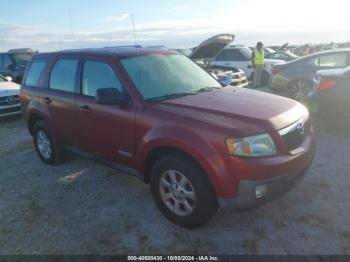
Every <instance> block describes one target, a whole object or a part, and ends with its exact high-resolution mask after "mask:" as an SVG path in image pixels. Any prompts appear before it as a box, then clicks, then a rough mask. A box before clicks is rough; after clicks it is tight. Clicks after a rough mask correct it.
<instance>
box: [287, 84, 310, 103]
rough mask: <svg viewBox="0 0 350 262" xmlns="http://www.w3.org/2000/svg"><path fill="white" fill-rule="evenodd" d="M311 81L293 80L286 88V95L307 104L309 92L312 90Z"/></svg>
mask: <svg viewBox="0 0 350 262" xmlns="http://www.w3.org/2000/svg"><path fill="white" fill-rule="evenodd" d="M312 88H313V86H312V83H310V82H309V81H306V80H295V81H293V82H292V83H291V84H290V85H289V88H288V96H289V97H290V98H292V99H294V100H296V101H299V102H301V103H303V104H307V103H308V101H309V94H310V93H311V91H312Z"/></svg>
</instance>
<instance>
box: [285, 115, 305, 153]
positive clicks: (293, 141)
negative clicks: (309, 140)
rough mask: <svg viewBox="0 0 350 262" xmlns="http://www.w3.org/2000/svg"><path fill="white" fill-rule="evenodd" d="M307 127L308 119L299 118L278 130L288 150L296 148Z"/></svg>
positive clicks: (302, 139) (303, 137)
mask: <svg viewBox="0 0 350 262" xmlns="http://www.w3.org/2000/svg"><path fill="white" fill-rule="evenodd" d="M309 128H310V124H309V121H303V120H300V121H298V122H296V123H294V124H293V125H291V126H289V127H287V128H285V129H282V130H280V131H279V133H280V135H281V137H282V140H283V141H284V144H285V145H286V147H287V149H288V150H289V151H293V150H295V149H297V148H298V147H299V146H300V145H301V144H302V143H303V141H304V139H305V135H306V133H307V132H308V129H309Z"/></svg>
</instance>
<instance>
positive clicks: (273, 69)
mask: <svg viewBox="0 0 350 262" xmlns="http://www.w3.org/2000/svg"><path fill="white" fill-rule="evenodd" d="M281 70H282V69H281V68H277V67H273V68H272V71H271V73H272V74H273V75H277V74H278V73H279V72H280V71H281Z"/></svg>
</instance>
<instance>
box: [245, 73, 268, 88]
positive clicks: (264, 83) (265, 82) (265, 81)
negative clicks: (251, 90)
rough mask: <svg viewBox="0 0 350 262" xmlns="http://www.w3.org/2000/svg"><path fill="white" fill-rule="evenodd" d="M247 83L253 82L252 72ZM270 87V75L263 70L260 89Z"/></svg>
mask: <svg viewBox="0 0 350 262" xmlns="http://www.w3.org/2000/svg"><path fill="white" fill-rule="evenodd" d="M249 81H252V82H253V81H254V72H253V73H252V74H251V75H250V77H249ZM269 85H270V74H269V72H267V71H266V70H264V71H263V72H262V74H261V87H263V86H269Z"/></svg>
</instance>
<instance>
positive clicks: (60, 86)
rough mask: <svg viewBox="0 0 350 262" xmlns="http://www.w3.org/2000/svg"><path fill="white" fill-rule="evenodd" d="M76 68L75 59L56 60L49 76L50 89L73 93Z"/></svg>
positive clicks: (76, 61)
mask: <svg viewBox="0 0 350 262" xmlns="http://www.w3.org/2000/svg"><path fill="white" fill-rule="evenodd" d="M77 68H78V60H76V59H60V60H58V61H57V62H56V64H55V66H54V67H53V69H52V71H51V74H50V88H51V89H56V90H61V91H67V92H74V91H75V78H76V73H77Z"/></svg>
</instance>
